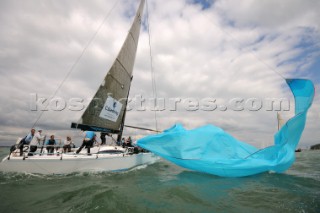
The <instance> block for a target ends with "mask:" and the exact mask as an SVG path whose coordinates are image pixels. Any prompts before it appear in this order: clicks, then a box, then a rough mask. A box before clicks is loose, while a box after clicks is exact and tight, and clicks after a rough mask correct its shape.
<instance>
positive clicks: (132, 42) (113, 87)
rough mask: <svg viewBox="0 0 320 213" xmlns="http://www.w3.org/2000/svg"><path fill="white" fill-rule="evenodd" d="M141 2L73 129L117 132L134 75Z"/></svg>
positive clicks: (143, 0) (141, 9) (142, 0)
mask: <svg viewBox="0 0 320 213" xmlns="http://www.w3.org/2000/svg"><path fill="white" fill-rule="evenodd" d="M144 3H145V0H141V2H140V5H139V8H138V10H137V13H136V16H135V18H134V21H133V24H132V26H131V28H130V30H129V32H128V34H127V37H126V39H125V41H124V43H123V45H122V48H121V50H120V52H119V53H118V56H117V57H116V59H115V61H114V62H113V64H112V66H111V68H110V70H109V71H108V73H107V75H106V77H105V78H104V80H103V82H102V84H101V85H100V87H99V89H98V91H97V92H96V94H95V95H94V97H93V99H92V101H91V102H90V103H89V105H88V107H87V108H86V110H85V112H84V113H83V115H82V117H81V119H80V120H79V122H78V123H72V125H71V127H72V128H78V129H82V130H93V131H101V130H102V131H103V132H111V133H119V132H120V130H121V129H122V128H121V126H122V123H123V122H124V116H125V110H126V106H127V98H128V95H129V90H130V85H131V80H132V77H133V75H132V72H133V66H134V61H135V57H136V51H137V46H138V40H139V34H140V26H141V14H142V11H143V8H144Z"/></svg>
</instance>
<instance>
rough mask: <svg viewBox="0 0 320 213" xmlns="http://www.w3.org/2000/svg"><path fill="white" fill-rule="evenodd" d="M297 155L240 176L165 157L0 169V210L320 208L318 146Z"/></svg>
mask: <svg viewBox="0 0 320 213" xmlns="http://www.w3.org/2000/svg"><path fill="white" fill-rule="evenodd" d="M8 151H9V149H8V148H0V157H1V159H2V158H3V157H4V156H5V155H7V153H8ZM296 158H297V159H296V162H295V163H294V165H293V166H292V167H291V168H290V169H289V170H288V171H287V172H285V173H284V174H276V173H263V174H260V175H254V176H250V177H243V178H223V177H217V176H213V175H208V174H203V173H198V172H193V171H188V170H186V169H183V168H180V167H178V166H175V165H173V164H171V163H169V162H167V161H164V160H160V161H159V162H157V163H155V164H153V165H149V166H141V167H138V168H135V169H132V170H129V171H125V172H118V173H93V174H92V173H82V174H80V173H76V174H68V175H35V174H19V173H1V172H0V212H59V213H62V212H320V151H304V150H303V151H302V152H300V153H296Z"/></svg>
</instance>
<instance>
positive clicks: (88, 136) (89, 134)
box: [76, 131, 96, 154]
mask: <svg viewBox="0 0 320 213" xmlns="http://www.w3.org/2000/svg"><path fill="white" fill-rule="evenodd" d="M95 140H96V133H95V132H93V131H86V132H85V136H84V139H83V142H82V145H81V146H80V148H79V149H78V150H77V152H76V153H77V154H78V153H79V152H81V150H82V148H83V147H86V148H87V151H88V154H90V148H91V147H92V146H93V143H94V142H95Z"/></svg>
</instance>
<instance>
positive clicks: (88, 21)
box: [0, 0, 320, 147]
mask: <svg viewBox="0 0 320 213" xmlns="http://www.w3.org/2000/svg"><path fill="white" fill-rule="evenodd" d="M0 4H1V5H0V24H1V26H2V27H1V29H0V34H1V36H0V47H1V48H0V73H1V76H2V77H1V79H0V87H1V93H0V101H1V107H0V110H1V111H0V112H1V114H0V126H1V128H2V129H3V131H2V132H0V140H1V141H0V143H1V144H11V143H12V141H15V140H16V137H17V136H23V135H24V134H26V133H27V132H28V131H29V128H30V127H31V126H32V125H33V123H34V122H35V121H36V119H37V118H38V116H39V114H40V113H41V112H39V111H37V112H32V111H30V104H31V103H30V102H31V101H32V100H31V99H32V98H31V97H32V94H37V95H38V98H48V99H51V98H52V97H51V96H52V94H54V93H55V92H56V90H57V88H59V86H60V84H61V82H62V81H64V83H63V85H61V87H60V89H59V90H58V91H57V92H56V97H61V98H63V99H64V100H66V103H67V104H68V101H69V100H70V99H71V98H82V99H84V100H86V101H88V99H90V98H91V97H92V96H93V95H94V93H95V91H96V89H97V88H98V86H99V85H100V83H101V81H102V79H103V77H104V76H105V74H106V72H107V70H108V69H109V68H110V66H111V64H112V62H113V60H114V59H115V57H116V55H117V53H118V51H119V50H120V47H121V45H122V43H123V41H124V39H125V36H126V34H127V32H128V29H129V27H130V25H131V22H132V18H133V15H134V13H135V9H136V7H137V5H138V1H127V0H122V1H119V2H118V3H117V1H102V0H94V1H90V2H82V1H68V2H65V1H59V0H58V1H42V2H41V3H39V2H36V1H24V2H23V3H21V2H20V1H19V2H18V1H2V2H1V3H0ZM148 7H149V11H148V14H149V23H150V33H151V34H150V38H151V41H150V42H151V48H152V49H151V50H152V52H151V53H152V59H153V61H152V62H153V64H152V67H153V69H154V73H155V79H156V87H157V95H158V97H159V98H164V99H165V100H166V103H169V99H170V98H181V99H183V100H185V99H186V98H194V99H197V100H201V99H203V98H215V99H217V104H218V105H224V104H226V103H228V101H230V100H232V99H233V98H238V97H240V98H243V99H245V100H248V99H249V98H258V99H265V98H278V99H280V98H287V99H290V100H291V104H292V103H293V102H292V100H293V99H292V95H291V93H290V91H289V89H288V87H287V86H286V84H285V82H284V80H283V78H282V77H281V76H284V77H291V78H292V77H304V78H312V79H314V80H315V83H316V90H317V91H318V89H319V82H320V80H319V77H318V76H319V75H318V73H317V72H318V71H317V70H318V69H319V67H317V66H315V65H317V64H318V61H317V60H318V58H319V55H320V53H319V51H317V50H318V49H319V42H318V41H319V35H320V34H319V22H318V21H317V20H319V17H318V16H319V14H318V12H317V11H319V9H320V5H319V3H318V2H317V1H281V2H278V1H259V2H252V1H241V3H238V4H237V5H235V3H234V1H229V0H220V1H214V2H213V1H189V0H188V1H183V0H175V1H171V2H170V3H167V4H163V2H161V1H158V0H149V1H148ZM145 12H146V11H145ZM105 18H106V20H105V22H104V23H103V25H102V27H101V28H100V30H99V32H98V34H97V35H96V37H95V39H94V40H93V41H92V43H91V44H90V45H89V46H88V48H87V49H86V51H85V52H84V54H83V55H82V57H81V59H80V60H79V62H78V63H77V64H76V66H74V68H72V67H73V65H74V63H75V61H76V60H77V59H78V58H79V56H80V55H81V53H82V51H83V49H84V48H85V46H86V44H87V43H88V42H89V41H90V39H91V38H92V36H93V34H94V33H95V31H96V30H97V29H98V28H99V26H100V24H101V22H102V21H103V20H104V19H105ZM144 25H146V17H144ZM150 61H151V60H150V46H149V35H148V31H147V30H146V28H145V27H144V28H143V30H142V31H141V34H140V39H139V46H138V51H137V56H136V62H135V67H134V77H133V82H132V86H131V92H130V97H135V96H136V95H142V96H143V97H145V98H146V99H150V98H151V97H152V96H153V93H152V85H151V81H152V78H151V72H150V69H151V64H150ZM71 69H72V70H71ZM68 73H69V75H68ZM279 74H280V75H279ZM66 76H68V77H67V78H65V77H66ZM178 106H179V108H178V110H177V111H171V110H170V109H166V110H163V111H160V112H158V113H157V120H158V126H159V128H160V129H165V128H169V127H170V126H172V125H173V124H175V123H176V122H181V123H183V124H184V125H186V126H187V128H195V127H197V126H200V125H204V124H208V123H211V124H214V125H217V126H221V127H223V128H224V129H225V130H226V131H229V132H230V133H231V134H233V135H234V136H235V137H237V138H239V139H240V140H243V141H247V142H249V143H251V144H253V145H256V146H258V147H264V146H267V145H270V144H272V142H273V134H274V133H275V132H276V126H277V123H276V122H277V121H276V112H275V111H266V110H261V111H257V112H253V111H249V110H244V111H241V112H239V111H232V110H226V111H222V110H220V109H219V108H217V109H216V110H214V111H203V110H196V111H188V110H186V109H185V105H183V103H178ZM292 106H293V105H292ZM319 107H320V102H319V96H317V97H316V98H315V103H314V105H313V107H312V108H311V110H310V113H309V114H308V120H307V126H306V131H305V132H304V135H303V137H302V140H301V146H302V147H304V146H309V145H312V144H315V143H319V138H320V135H319V133H318V132H320V131H319V126H320V125H319V120H320V119H319V118H320V114H319V110H318V109H319ZM147 109H148V110H147V111H136V110H133V111H129V112H128V113H127V117H126V123H127V124H129V125H137V126H144V127H148V128H154V127H155V124H154V123H155V121H154V112H153V111H151V110H150V106H147ZM81 114H82V112H79V111H70V110H63V111H52V110H51V111H48V112H44V113H43V116H42V117H41V118H40V119H39V122H38V123H37V126H40V127H41V128H43V129H47V131H55V132H56V133H57V134H58V135H59V136H60V137H61V138H64V137H65V135H66V134H70V135H72V136H74V137H79V136H77V135H78V131H74V130H70V129H69V127H70V123H71V122H72V121H77V120H78V119H79V118H80V116H81ZM283 114H284V117H285V118H287V119H288V118H289V117H290V116H291V115H292V114H293V107H292V108H291V111H290V112H283ZM135 134H136V135H140V134H149V133H146V132H141V131H138V130H131V129H126V130H125V135H135Z"/></svg>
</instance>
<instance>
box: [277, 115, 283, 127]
mask: <svg viewBox="0 0 320 213" xmlns="http://www.w3.org/2000/svg"><path fill="white" fill-rule="evenodd" d="M277 120H278V130H280V129H281V127H282V126H283V124H284V120H283V118H282V117H281V115H280V113H279V112H277Z"/></svg>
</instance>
